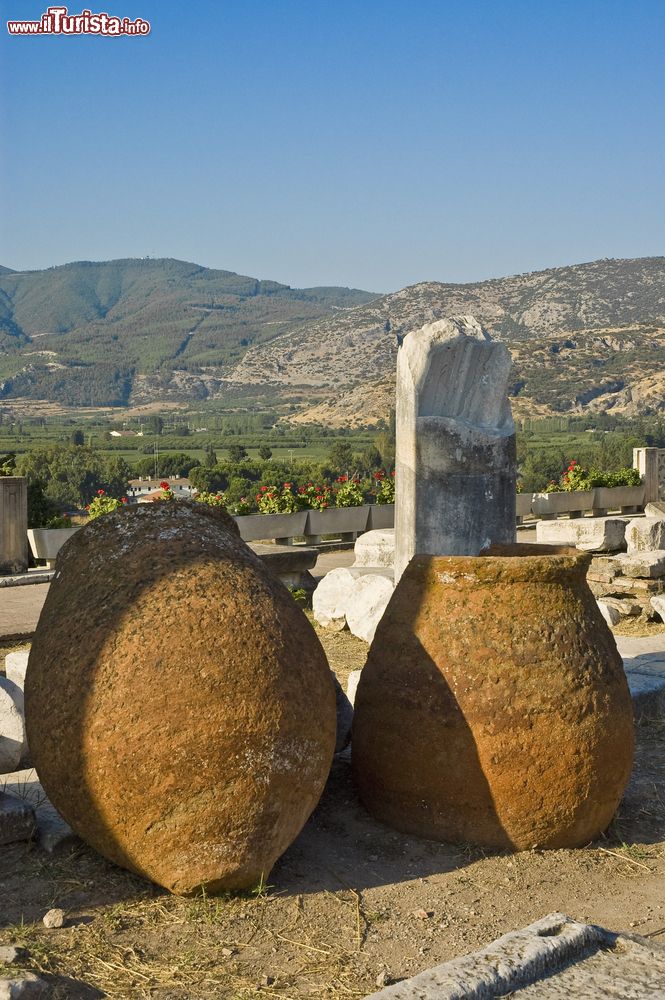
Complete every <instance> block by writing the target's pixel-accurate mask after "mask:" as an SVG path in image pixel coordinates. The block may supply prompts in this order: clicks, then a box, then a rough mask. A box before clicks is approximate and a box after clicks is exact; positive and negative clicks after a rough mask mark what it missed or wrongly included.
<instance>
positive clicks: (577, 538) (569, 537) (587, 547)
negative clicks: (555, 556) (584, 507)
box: [536, 517, 626, 552]
mask: <svg viewBox="0 0 665 1000" xmlns="http://www.w3.org/2000/svg"><path fill="white" fill-rule="evenodd" d="M625 531H626V522H625V521H624V520H622V519H621V518H620V517H574V518H570V519H569V520H567V521H538V523H537V525H536V540H537V542H538V544H540V545H574V546H575V548H577V549H582V550H583V551H585V552H618V551H619V550H620V549H622V548H623V547H624V544H625V539H624V536H625Z"/></svg>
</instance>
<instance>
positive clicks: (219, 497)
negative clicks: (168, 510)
mask: <svg viewBox="0 0 665 1000" xmlns="http://www.w3.org/2000/svg"><path fill="white" fill-rule="evenodd" d="M194 499H195V500H196V502H197V503H205V504H207V505H208V506H209V507H226V494H225V493H209V492H208V491H207V490H200V491H199V492H198V493H195V494H194Z"/></svg>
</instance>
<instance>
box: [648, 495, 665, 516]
mask: <svg viewBox="0 0 665 1000" xmlns="http://www.w3.org/2000/svg"><path fill="white" fill-rule="evenodd" d="M644 513H645V514H646V516H647V517H658V518H660V519H661V520H663V519H665V503H663V501H662V500H656V501H654V502H652V503H648V504H646V506H645V508H644Z"/></svg>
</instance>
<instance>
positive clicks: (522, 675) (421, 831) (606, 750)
mask: <svg viewBox="0 0 665 1000" xmlns="http://www.w3.org/2000/svg"><path fill="white" fill-rule="evenodd" d="M590 560H591V555H590V554H589V553H584V552H578V551H577V550H575V549H567V548H558V547H555V546H549V545H506V546H494V547H493V548H492V549H490V550H488V553H487V554H483V555H480V556H477V557H460V556H422V555H421V556H415V557H414V559H412V561H411V562H410V564H409V566H408V568H407V570H406V571H405V573H404V575H403V576H402V578H401V580H400V582H399V584H398V586H397V588H396V590H395V593H394V595H393V597H392V599H391V602H390V604H389V605H388V608H387V611H386V613H385V615H384V617H383V619H382V620H381V622H380V623H379V626H378V628H377V631H376V635H375V638H374V641H373V643H372V645H371V648H370V652H369V657H368V660H367V664H366V666H365V667H364V669H363V671H362V674H361V678H360V683H359V686H358V691H357V695H356V702H355V715H354V723H353V769H354V776H355V781H356V783H357V787H358V790H359V793H360V796H361V798H362V800H363V802H364V803H365V805H366V806H367V808H368V809H369V811H370V812H371V813H372V814H373V815H374V816H375V817H376V818H377V819H380V820H382V821H384V822H385V823H387V824H389V825H390V826H393V827H395V828H396V829H398V830H401V831H404V832H407V833H413V834H417V835H419V836H423V837H428V838H431V839H435V840H443V841H451V842H456V843H469V844H476V845H481V846H486V847H493V848H501V849H513V850H524V849H529V848H536V847H538V848H557V847H575V846H579V845H582V844H586V843H588V842H589V841H590V840H593V838H594V837H596V836H597V835H598V834H600V833H601V832H602V831H603V830H604V829H605V828H606V827H607V826H608V824H609V823H610V821H611V820H612V817H613V816H614V813H615V811H616V808H617V806H618V804H619V801H620V799H621V796H622V794H623V791H624V789H625V786H626V784H627V782H628V778H629V776H630V772H631V767H632V760H633V748H634V735H633V713H632V703H631V698H630V693H629V690H628V684H627V681H626V676H625V673H624V670H623V664H622V661H621V657H620V656H619V653H618V651H617V647H616V643H615V641H614V637H613V636H612V633H611V632H610V630H609V628H608V626H607V625H606V623H605V621H604V620H603V618H602V616H601V614H600V611H599V609H598V606H597V604H596V601H595V599H594V597H593V595H592V593H591V591H590V589H589V586H588V584H587V582H586V571H587V568H588V566H589V562H590Z"/></svg>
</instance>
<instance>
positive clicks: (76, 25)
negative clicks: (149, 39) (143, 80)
mask: <svg viewBox="0 0 665 1000" xmlns="http://www.w3.org/2000/svg"><path fill="white" fill-rule="evenodd" d="M7 31H8V32H9V34H10V35H108V36H109V37H111V38H118V37H120V36H122V35H149V34H150V22H149V21H144V20H143V18H141V17H137V18H136V19H135V20H133V21H132V20H131V19H130V18H128V17H113V16H111V15H110V14H93V13H92V11H90V10H82V11H81V13H80V14H70V13H69V12H68V10H67V8H66V7H49V8H48V10H47V11H46V13H45V14H42V16H41V19H40V20H39V21H7Z"/></svg>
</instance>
